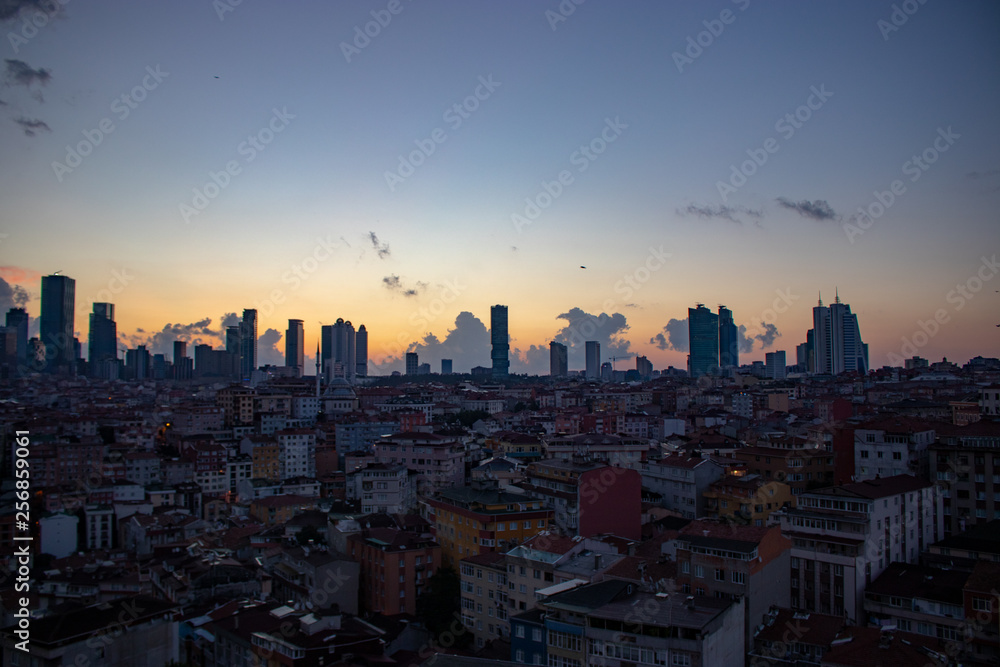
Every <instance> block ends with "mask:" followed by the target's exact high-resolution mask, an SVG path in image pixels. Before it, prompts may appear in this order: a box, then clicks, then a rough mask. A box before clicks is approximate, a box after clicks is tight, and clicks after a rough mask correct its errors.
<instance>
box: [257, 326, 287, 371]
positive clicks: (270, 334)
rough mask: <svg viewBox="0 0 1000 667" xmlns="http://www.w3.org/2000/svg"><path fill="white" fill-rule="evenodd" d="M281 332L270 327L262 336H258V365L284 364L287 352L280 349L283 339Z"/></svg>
mask: <svg viewBox="0 0 1000 667" xmlns="http://www.w3.org/2000/svg"><path fill="white" fill-rule="evenodd" d="M281 337H282V335H281V332H280V331H278V330H277V329H268V330H267V331H265V332H264V333H263V334H261V335H260V336H257V365H258V366H268V365H270V366H284V365H285V353H284V352H282V351H281V350H279V349H278V343H279V342H280V341H281Z"/></svg>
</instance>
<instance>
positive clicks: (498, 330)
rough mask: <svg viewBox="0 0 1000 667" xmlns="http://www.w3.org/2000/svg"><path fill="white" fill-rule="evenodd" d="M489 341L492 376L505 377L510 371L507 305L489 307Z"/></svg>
mask: <svg viewBox="0 0 1000 667" xmlns="http://www.w3.org/2000/svg"><path fill="white" fill-rule="evenodd" d="M490 342H491V343H492V344H493V350H492V352H490V358H491V359H493V377H506V376H507V374H508V373H509V371H510V359H509V354H510V337H509V336H508V335H507V306H499V305H498V306H493V307H492V308H490Z"/></svg>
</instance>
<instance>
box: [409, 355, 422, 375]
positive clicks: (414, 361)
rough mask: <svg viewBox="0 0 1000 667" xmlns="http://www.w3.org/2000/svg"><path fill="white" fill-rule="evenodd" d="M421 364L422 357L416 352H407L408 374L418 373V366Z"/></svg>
mask: <svg viewBox="0 0 1000 667" xmlns="http://www.w3.org/2000/svg"><path fill="white" fill-rule="evenodd" d="M419 365H420V359H419V358H418V357H417V353H416V352H407V353H406V374H407V375H416V374H417V367H418V366H419Z"/></svg>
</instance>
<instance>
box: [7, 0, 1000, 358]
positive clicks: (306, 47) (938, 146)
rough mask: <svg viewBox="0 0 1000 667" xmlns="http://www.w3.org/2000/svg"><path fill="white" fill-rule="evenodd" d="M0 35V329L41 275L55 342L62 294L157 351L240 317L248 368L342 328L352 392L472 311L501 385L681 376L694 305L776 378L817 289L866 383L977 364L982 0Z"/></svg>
mask: <svg viewBox="0 0 1000 667" xmlns="http://www.w3.org/2000/svg"><path fill="white" fill-rule="evenodd" d="M577 3H579V4H577ZM0 34H2V35H3V39H2V43H0V53H2V58H3V63H2V66H3V69H2V71H0V278H2V279H3V283H0V308H3V310H6V308H8V307H10V306H11V305H24V306H25V307H26V308H27V309H28V312H29V314H30V315H31V316H32V318H35V317H37V315H38V313H39V310H40V302H39V298H40V293H41V289H40V278H41V276H43V275H48V274H51V273H53V272H55V271H60V272H61V273H62V274H64V275H67V276H70V277H72V278H74V279H75V280H76V291H77V299H76V331H77V332H78V335H79V337H80V339H81V341H84V342H85V341H86V338H87V333H88V326H89V325H88V313H89V312H90V311H91V303H93V302H95V301H110V302H112V303H114V304H115V308H116V320H117V323H118V332H119V339H120V344H121V345H122V346H126V345H127V346H129V347H133V346H135V345H138V344H142V343H146V344H148V345H150V346H152V347H153V351H154V352H167V353H168V356H169V354H170V352H171V350H170V349H169V346H170V344H171V343H172V341H173V340H174V339H182V340H188V341H190V342H192V343H194V342H208V343H211V344H214V345H221V341H220V339H219V337H218V333H219V332H220V331H223V330H224V329H223V327H224V324H226V323H233V322H234V321H235V319H236V317H238V315H239V314H240V313H242V310H243V309H244V308H256V309H257V310H258V313H259V315H258V317H259V324H258V330H259V333H260V335H261V343H260V352H259V357H260V360H261V361H262V362H265V363H266V362H271V363H283V356H282V354H281V353H282V352H283V350H284V341H283V334H284V331H285V329H286V327H287V320H288V319H290V318H296V319H302V320H304V321H305V336H306V347H307V349H310V350H312V349H314V348H315V345H316V341H317V338H318V334H319V331H320V325H321V324H332V323H333V322H334V321H336V319H337V318H344V319H345V320H350V321H352V322H353V324H354V326H355V327H357V326H359V325H361V324H365V326H366V328H367V330H368V331H369V349H370V358H371V369H370V372H371V373H373V374H382V373H388V372H391V371H393V370H402V367H403V364H402V363H401V360H400V359H401V356H402V354H403V353H404V352H405V351H407V350H415V351H418V352H419V353H420V360H421V361H422V362H423V361H427V362H430V363H431V364H432V368H433V369H434V370H437V369H438V368H439V366H438V364H439V361H440V359H441V358H452V359H454V365H455V370H456V371H467V370H468V369H469V368H471V367H472V366H475V365H484V366H488V365H489V364H490V350H489V333H488V331H489V327H490V307H491V306H492V305H494V304H504V305H507V306H508V308H509V334H510V337H511V356H512V359H511V371H512V372H531V373H540V374H545V373H547V372H548V343H549V341H551V340H560V341H564V342H567V343H568V344H570V346H571V347H570V355H569V365H570V368H571V369H579V368H582V367H583V365H584V354H583V341H584V340H598V341H600V342H601V345H602V356H603V360H606V361H607V360H611V357H612V356H613V357H614V364H615V367H616V368H617V369H618V370H625V369H628V368H634V367H635V361H634V357H635V356H636V355H645V356H647V357H648V358H649V359H650V360H651V361H652V362H653V365H654V367H655V368H658V369H660V368H666V367H667V366H674V367H679V368H684V367H685V364H686V361H685V360H686V354H687V341H686V338H687V336H686V317H687V308H689V307H694V306H695V304H696V303H704V304H706V305H707V306H708V307H709V308H711V309H713V310H715V309H716V308H717V307H718V305H720V304H724V305H726V306H727V307H728V308H730V309H731V310H732V311H733V313H734V318H735V321H736V323H737V324H738V325H741V326H742V336H743V342H742V346H741V347H742V350H741V362H744V363H746V362H749V361H752V360H763V358H764V354H765V353H766V352H768V351H775V350H785V351H786V353H787V355H788V359H789V363H793V362H794V358H795V346H796V345H798V344H800V343H802V342H804V340H805V335H806V331H807V330H808V329H809V328H810V327H811V323H812V310H811V309H812V307H813V306H815V305H816V303H817V299H818V298H819V296H820V295H822V298H823V300H824V303H829V302H831V301H832V300H833V299H834V297H835V294H839V296H840V299H841V300H842V301H843V302H845V303H848V304H850V306H851V308H852V311H853V312H855V313H857V314H858V316H859V323H860V328H861V335H862V338H863V339H864V340H865V342H867V343H868V345H869V349H870V364H871V366H872V367H875V368H878V367H880V366H882V365H883V364H889V363H893V362H896V363H899V360H900V359H902V358H905V357H909V356H913V355H914V354H917V355H919V356H922V357H925V358H928V359H930V360H932V361H937V360H939V359H941V358H943V357H947V358H949V359H950V360H953V361H958V362H959V363H963V362H964V361H966V360H967V359H969V358H970V357H972V356H975V355H979V354H981V355H984V356H1000V329H997V328H996V325H997V324H998V323H1000V292H998V290H1000V279H997V278H996V274H997V273H998V271H1000V265H997V263H996V262H997V259H996V258H997V254H998V252H1000V224H998V222H1000V220H998V217H1000V216H998V213H997V211H998V210H1000V131H998V126H997V122H996V119H997V118H1000V40H997V38H996V36H997V34H1000V5H997V4H996V3H993V2H976V1H971V2H962V3H946V2H940V1H937V0H926V1H925V2H920V1H919V0H907V1H905V2H887V1H886V2H883V1H871V0H866V1H864V2H860V1H857V2H855V1H848V2H844V1H837V2H832V1H830V2H827V1H822V2H810V3H802V2H790V1H789V2H782V1H775V2H766V3H765V2H762V1H760V0H737V1H732V2H731V1H729V0H725V1H723V0H716V1H707V2H699V3H679V2H661V3H652V2H628V1H625V2H614V3H612V2H598V1H597V0H588V1H586V2H583V1H582V0H576V1H575V2H574V0H563V1H562V2H556V0H540V1H532V2H527V1H523V0H509V1H505V2H482V1H475V0H461V1H458V0H454V1H452V0H449V1H447V2H444V1H442V2H434V1H431V0H385V1H383V0H373V1H370V2H337V3H327V2H318V1H316V2H295V3H277V2H264V1H263V0H245V1H243V2H236V0H216V1H215V2H210V1H209V0H204V1H197V2H194V1H184V2H174V3H162V2H148V1H132V2H124V1H118V0H108V1H104V2H99V3H85V2H69V1H65V0H64V1H63V2H53V1H52V0H47V1H43V2H23V1H20V0H0ZM36 326H37V325H36ZM84 349H86V344H84ZM308 363H311V360H310V362H308Z"/></svg>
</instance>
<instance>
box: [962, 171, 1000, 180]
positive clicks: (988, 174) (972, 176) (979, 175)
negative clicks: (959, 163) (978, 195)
mask: <svg viewBox="0 0 1000 667" xmlns="http://www.w3.org/2000/svg"><path fill="white" fill-rule="evenodd" d="M993 176H1000V169H987V170H985V171H970V172H968V173H967V174H966V175H965V177H966V178H967V179H969V180H970V181H979V180H982V179H984V178H992V177H993Z"/></svg>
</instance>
